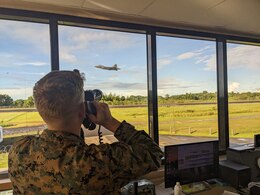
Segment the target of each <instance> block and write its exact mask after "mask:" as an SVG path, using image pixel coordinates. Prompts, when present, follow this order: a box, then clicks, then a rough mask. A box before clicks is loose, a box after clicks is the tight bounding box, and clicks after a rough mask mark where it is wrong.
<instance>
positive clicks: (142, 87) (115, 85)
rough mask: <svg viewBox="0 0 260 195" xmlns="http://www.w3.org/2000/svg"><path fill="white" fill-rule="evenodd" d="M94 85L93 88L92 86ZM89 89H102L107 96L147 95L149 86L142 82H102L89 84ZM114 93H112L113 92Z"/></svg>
mask: <svg viewBox="0 0 260 195" xmlns="http://www.w3.org/2000/svg"><path fill="white" fill-rule="evenodd" d="M92 85H93V86H92ZM88 87H89V88H97V89H102V91H103V92H104V93H105V94H108V93H111V92H112V93H115V94H117V95H125V96H129V95H147V84H146V83H141V82H139V83H138V82H128V83H124V82H112V81H106V82H100V83H93V84H91V83H89V84H88ZM111 89H112V90H113V91H112V90H111Z"/></svg>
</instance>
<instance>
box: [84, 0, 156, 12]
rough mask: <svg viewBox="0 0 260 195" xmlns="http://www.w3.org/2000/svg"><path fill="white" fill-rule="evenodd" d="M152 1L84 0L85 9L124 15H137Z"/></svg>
mask: <svg viewBox="0 0 260 195" xmlns="http://www.w3.org/2000/svg"><path fill="white" fill-rule="evenodd" d="M153 1H154V0H131V1H130V0H128V1H126V0H86V1H85V3H84V5H83V7H84V8H85V9H94V10H103V11H110V12H111V11H112V12H119V13H124V14H127V15H128V14H138V13H139V12H141V11H142V10H144V9H145V8H146V7H147V6H149V5H150V4H151V3H152V2H153Z"/></svg>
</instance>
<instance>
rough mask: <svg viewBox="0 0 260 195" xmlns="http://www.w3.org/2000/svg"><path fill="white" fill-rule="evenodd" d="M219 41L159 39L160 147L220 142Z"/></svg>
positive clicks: (160, 37) (162, 37)
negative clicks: (217, 53) (210, 141)
mask: <svg viewBox="0 0 260 195" xmlns="http://www.w3.org/2000/svg"><path fill="white" fill-rule="evenodd" d="M215 47H216V46H215V42H213V41H204V40H193V39H184V38H173V37H164V36H158V37H157V55H158V57H157V65H158V68H157V72H158V106H159V108H158V117H159V140H160V145H161V146H163V145H169V144H173V143H174V144H175V143H176V144H178V143H179V142H181V143H187V142H196V141H202V140H212V139H217V136H218V123H217V118H218V115H217V114H218V113H217V81H216V49H215Z"/></svg>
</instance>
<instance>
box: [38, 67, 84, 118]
mask: <svg viewBox="0 0 260 195" xmlns="http://www.w3.org/2000/svg"><path fill="white" fill-rule="evenodd" d="M84 80H85V78H84V74H80V72H79V71H78V70H73V71H53V72H50V73H48V74H47V75H45V76H44V77H43V78H41V79H40V80H39V81H38V82H37V83H36V84H35V86H34V88H33V97H34V102H35V106H36V108H37V110H38V112H39V114H40V115H41V117H42V118H43V120H45V121H52V120H53V119H54V120H55V119H66V118H67V117H69V116H70V115H71V114H74V111H76V109H78V108H79V105H80V104H81V103H82V102H84V89H83V86H84Z"/></svg>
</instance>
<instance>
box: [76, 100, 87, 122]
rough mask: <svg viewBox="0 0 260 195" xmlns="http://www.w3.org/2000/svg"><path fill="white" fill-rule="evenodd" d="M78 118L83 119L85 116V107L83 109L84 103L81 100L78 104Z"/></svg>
mask: <svg viewBox="0 0 260 195" xmlns="http://www.w3.org/2000/svg"><path fill="white" fill-rule="evenodd" d="M78 116H79V118H80V119H82V120H83V119H84V118H85V117H86V109H85V103H84V102H82V103H81V104H80V106H79V114H78Z"/></svg>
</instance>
